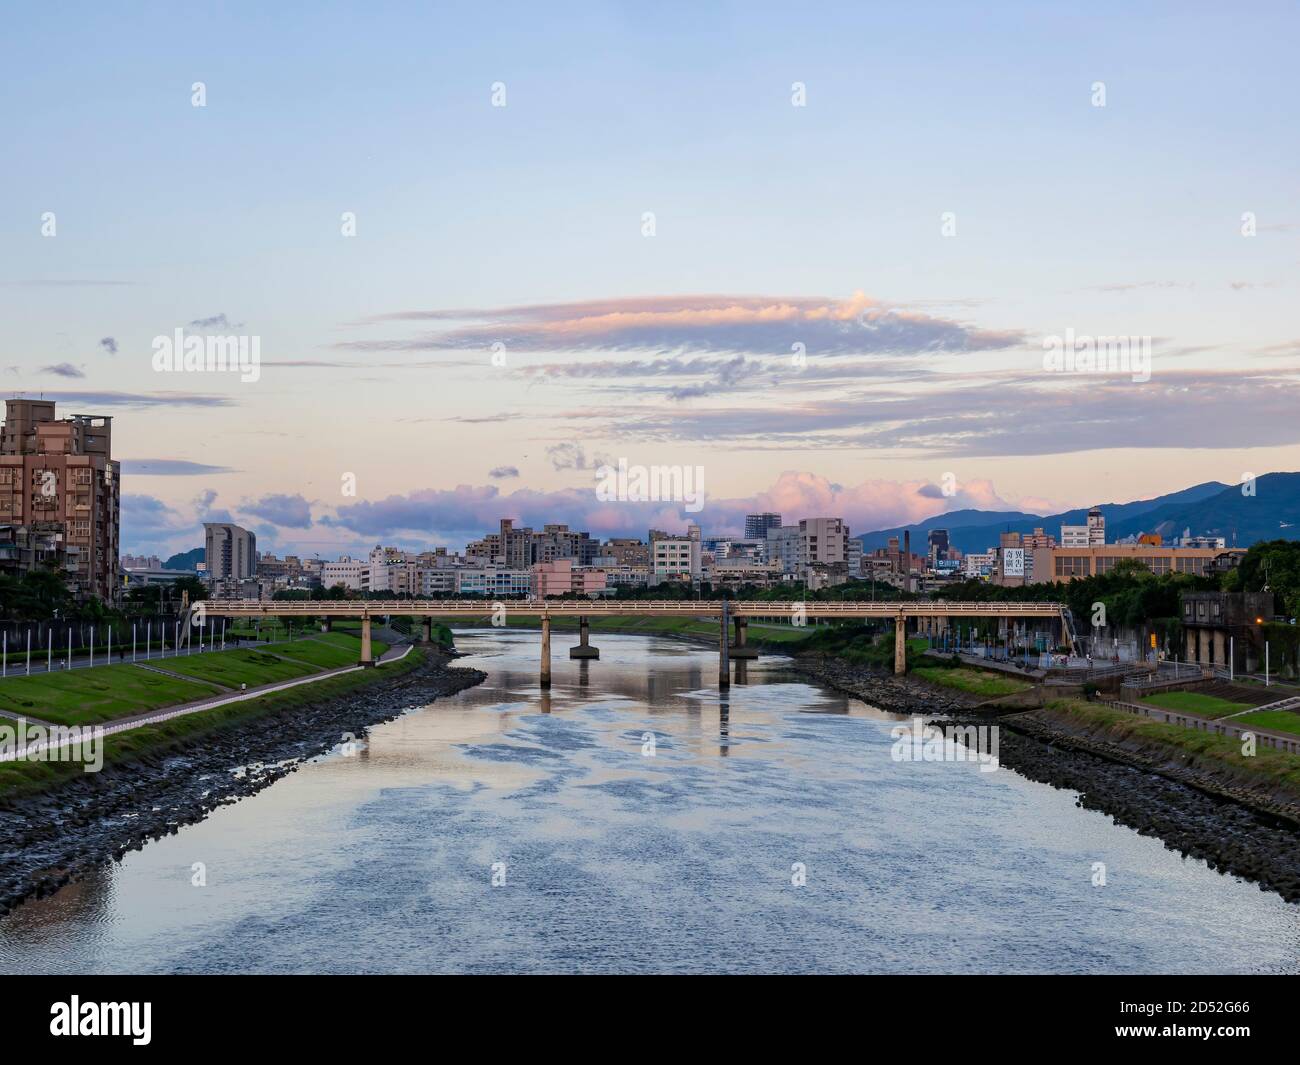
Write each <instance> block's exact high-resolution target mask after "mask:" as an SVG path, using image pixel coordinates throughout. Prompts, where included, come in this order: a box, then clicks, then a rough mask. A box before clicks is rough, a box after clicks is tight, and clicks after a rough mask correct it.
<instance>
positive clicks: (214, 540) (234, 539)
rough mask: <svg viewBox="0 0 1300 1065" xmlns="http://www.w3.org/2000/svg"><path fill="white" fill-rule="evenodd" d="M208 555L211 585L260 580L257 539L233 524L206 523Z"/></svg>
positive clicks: (204, 557) (205, 543) (205, 555)
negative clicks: (219, 582) (214, 582)
mask: <svg viewBox="0 0 1300 1065" xmlns="http://www.w3.org/2000/svg"><path fill="white" fill-rule="evenodd" d="M203 533H204V554H203V560H204V562H206V563H207V578H208V580H210V581H230V580H234V581H242V580H248V579H249V578H252V577H256V576H257V537H256V536H254V535H253V534H252V533H251V532H249V531H248V530H247V529H242V528H240V527H239V526H238V525H231V524H230V523H229V522H220V521H205V522H204V523H203Z"/></svg>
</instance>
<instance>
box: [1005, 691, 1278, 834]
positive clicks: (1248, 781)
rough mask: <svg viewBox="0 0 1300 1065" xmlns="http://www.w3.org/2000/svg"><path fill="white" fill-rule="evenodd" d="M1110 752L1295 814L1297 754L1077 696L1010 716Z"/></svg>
mask: <svg viewBox="0 0 1300 1065" xmlns="http://www.w3.org/2000/svg"><path fill="white" fill-rule="evenodd" d="M1008 724H1011V725H1012V727H1016V728H1024V727H1026V726H1028V727H1027V729H1026V730H1027V731H1029V732H1031V734H1036V735H1038V734H1042V733H1049V734H1050V735H1052V736H1053V738H1056V739H1061V740H1067V741H1070V742H1073V743H1076V744H1078V745H1079V746H1082V747H1084V748H1085V749H1091V750H1094V751H1095V752H1096V753H1099V754H1103V755H1105V756H1107V757H1111V758H1117V759H1118V760H1120V761H1126V762H1129V763H1131V764H1137V765H1141V766H1144V767H1147V768H1151V769H1155V770H1157V771H1160V772H1164V773H1165V774H1167V775H1170V776H1173V777H1176V778H1177V779H1180V780H1183V781H1185V782H1187V783H1192V784H1195V785H1196V786H1198V787H1201V788H1203V789H1205V790H1209V791H1215V792H1218V793H1220V794H1223V795H1227V796H1230V797H1232V798H1235V799H1238V800H1240V801H1244V802H1246V803H1248V804H1249V805H1252V806H1256V807H1258V808H1261V809H1266V810H1269V811H1271V812H1275V813H1282V814H1284V815H1285V816H1289V817H1291V818H1292V819H1297V818H1300V755H1295V754H1290V753H1288V752H1286V751H1279V750H1275V749H1273V748H1272V747H1265V746H1263V745H1262V744H1261V745H1259V746H1257V747H1256V750H1255V753H1254V754H1249V755H1248V754H1244V753H1243V752H1242V744H1241V741H1240V740H1238V739H1234V738H1232V737H1228V736H1220V735H1216V734H1214V733H1210V732H1202V731H1201V730H1199V729H1190V728H1183V727H1182V726H1179V725H1170V724H1166V723H1165V722H1163V721H1156V720H1154V719H1152V718H1148V717H1141V716H1139V715H1137V714H1129V713H1125V712H1124V711H1122V710H1114V709H1111V708H1110V707H1107V706H1102V705H1099V704H1097V703H1090V702H1087V701H1085V700H1082V699H1055V700H1053V701H1051V702H1050V703H1048V704H1047V705H1046V706H1044V707H1042V708H1041V709H1039V710H1034V711H1031V712H1030V713H1027V714H1024V715H1021V716H1020V718H1019V719H1018V720H1016V721H1008Z"/></svg>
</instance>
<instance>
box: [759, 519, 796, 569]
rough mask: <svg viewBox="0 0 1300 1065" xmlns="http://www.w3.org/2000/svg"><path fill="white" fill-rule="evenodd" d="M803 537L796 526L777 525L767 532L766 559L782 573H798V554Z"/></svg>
mask: <svg viewBox="0 0 1300 1065" xmlns="http://www.w3.org/2000/svg"><path fill="white" fill-rule="evenodd" d="M802 545H803V535H802V533H801V532H800V530H799V526H798V525H778V526H777V527H776V528H775V529H768V530H767V558H768V561H769V562H775V563H777V564H778V565H779V566H780V567H781V572H782V573H797V572H798V571H799V552H800V549H801V548H802Z"/></svg>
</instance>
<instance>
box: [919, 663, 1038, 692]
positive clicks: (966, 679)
mask: <svg viewBox="0 0 1300 1065" xmlns="http://www.w3.org/2000/svg"><path fill="white" fill-rule="evenodd" d="M912 673H913V674H914V675H915V676H916V677H918V678H919V679H921V680H924V681H927V682H928V683H930V684H937V685H939V686H940V687H942V688H952V689H954V690H955V691H961V692H966V693H967V694H969V695H979V696H982V697H984V698H985V699H996V698H997V697H998V696H1001V695H1016V694H1018V693H1020V692H1027V691H1029V690H1030V689H1031V688H1033V684H1032V683H1030V682H1029V681H1024V680H1017V679H1016V678H1015V677H1008V676H1007V675H1006V674H1004V673H995V672H992V671H990V670H983V669H973V668H971V667H969V666H961V667H957V668H953V667H951V666H918V667H917V668H916V669H914V670H912Z"/></svg>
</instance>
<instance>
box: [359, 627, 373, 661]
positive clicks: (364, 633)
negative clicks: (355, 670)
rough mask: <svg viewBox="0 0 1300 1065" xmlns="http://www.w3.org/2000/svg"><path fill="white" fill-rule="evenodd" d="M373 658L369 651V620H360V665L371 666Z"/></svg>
mask: <svg viewBox="0 0 1300 1065" xmlns="http://www.w3.org/2000/svg"><path fill="white" fill-rule="evenodd" d="M374 664H375V656H374V654H373V653H372V652H371V649H370V619H369V618H362V619H361V665H362V666H373V665H374Z"/></svg>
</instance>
